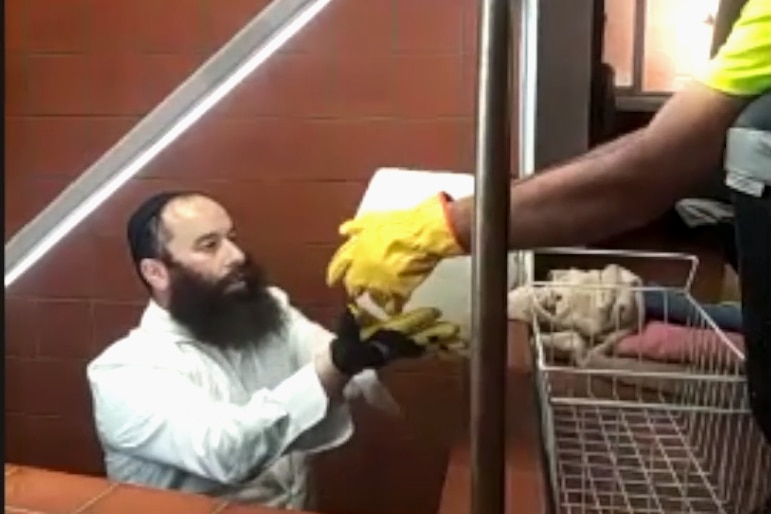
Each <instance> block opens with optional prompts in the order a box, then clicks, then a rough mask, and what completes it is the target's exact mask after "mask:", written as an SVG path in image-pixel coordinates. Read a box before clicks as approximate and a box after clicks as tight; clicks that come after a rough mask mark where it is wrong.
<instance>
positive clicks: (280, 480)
mask: <svg viewBox="0 0 771 514" xmlns="http://www.w3.org/2000/svg"><path fill="white" fill-rule="evenodd" d="M271 291H272V292H273V293H274V295H275V296H276V297H277V298H278V299H279V301H280V302H281V304H282V305H283V307H284V309H285V310H286V312H287V314H288V323H287V330H286V331H285V335H284V336H282V337H280V338H279V337H271V338H270V339H269V340H266V341H263V342H261V343H260V344H259V345H255V346H251V347H248V348H243V349H238V350H223V349H219V348H215V347H213V346H211V345H207V344H203V343H200V342H197V341H195V340H194V339H193V338H192V337H191V335H190V334H189V333H188V332H187V331H186V330H185V329H184V328H183V327H181V326H180V325H179V324H178V323H176V322H175V321H174V320H173V319H172V318H171V316H170V315H169V313H168V312H167V311H165V310H164V309H162V308H161V307H160V306H158V305H157V304H156V303H154V302H152V301H151V302H150V304H149V305H148V306H147V308H146V309H145V311H144V314H143V315H142V319H141V322H140V324H139V326H138V327H136V328H134V329H133V330H132V331H131V332H130V333H129V334H128V335H127V336H126V337H124V338H123V339H121V340H119V341H117V342H115V343H113V344H112V345H111V346H109V347H108V348H107V349H106V350H105V351H104V352H102V354H101V355H99V356H98V357H96V359H94V360H93V361H92V362H91V363H90V364H89V365H88V368H87V375H88V381H89V385H90V388H91V393H92V397H93V405H94V417H95V423H96V430H97V434H98V437H99V440H100V442H101V444H102V447H103V449H104V453H105V464H106V468H107V475H108V477H109V478H110V479H112V480H114V481H117V482H125V483H133V484H139V485H145V486H150V487H157V488H164V489H175V490H181V491H186V492H194V493H202V494H207V495H211V496H218V497H223V498H226V499H229V500H235V501H244V502H253V503H259V504H263V505H268V506H272V507H282V508H295V509H304V508H309V507H310V505H309V500H310V498H309V492H308V462H307V457H308V454H310V453H315V452H320V451H323V450H327V449H330V448H334V447H336V446H339V445H341V444H343V443H344V442H346V441H347V440H348V439H349V438H350V436H351V434H352V433H353V423H352V421H351V416H350V412H349V408H348V405H347V404H346V403H344V402H341V403H338V404H330V402H329V400H328V398H327V395H326V393H325V392H324V389H323V388H322V386H321V383H320V382H319V379H318V377H317V375H316V373H315V371H314V368H313V364H312V355H313V352H314V349H315V348H317V347H318V346H319V345H327V344H329V342H330V341H331V340H332V339H333V337H334V334H332V333H330V332H329V331H327V330H326V329H324V328H323V327H321V326H320V325H318V324H316V323H314V322H312V321H310V320H308V319H307V318H306V317H305V316H303V315H302V314H301V313H300V312H299V311H298V310H297V309H295V308H293V307H292V306H291V305H290V303H289V300H288V298H287V296H286V294H285V293H283V292H282V291H280V290H278V289H276V288H272V289H271ZM362 393H363V394H364V396H365V397H367V398H369V399H370V400H371V399H372V397H373V396H372V395H373V394H374V395H380V398H381V399H385V401H386V402H389V403H391V404H392V405H395V404H393V399H392V398H391V397H390V395H388V393H387V391H385V389H384V388H383V386H382V385H381V384H380V382H379V381H378V380H377V376H376V375H375V373H374V372H372V371H367V372H364V373H362V374H360V375H357V376H356V377H354V380H352V381H351V382H350V383H349V385H348V387H347V388H346V391H345V396H346V398H348V399H350V398H352V397H355V396H357V395H359V394H362ZM384 393H385V394H384Z"/></svg>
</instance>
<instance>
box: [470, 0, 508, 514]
mask: <svg viewBox="0 0 771 514" xmlns="http://www.w3.org/2000/svg"><path fill="white" fill-rule="evenodd" d="M510 9H511V0H482V1H481V8H480V26H479V62H478V66H479V75H478V88H479V89H478V97H477V119H476V181H475V198H476V199H475V211H474V230H473V237H472V254H471V260H472V295H471V297H472V306H471V310H472V322H471V324H472V333H473V345H472V353H471V381H470V382H471V489H472V490H471V512H472V514H498V513H503V512H504V509H505V499H506V495H505V490H506V488H505V475H506V473H505V457H504V452H505V415H504V413H505V392H506V343H507V341H506V293H507V290H506V285H507V273H508V259H507V256H508V245H507V238H508V228H509V180H510V179H509V167H510V158H511V154H510V110H511V101H510V79H511V76H510V71H511V68H512V52H511V51H510V50H511V24H512V16H511V14H512V13H511V10H510Z"/></svg>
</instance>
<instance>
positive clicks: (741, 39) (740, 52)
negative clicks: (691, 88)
mask: <svg viewBox="0 0 771 514" xmlns="http://www.w3.org/2000/svg"><path fill="white" fill-rule="evenodd" d="M697 79H698V80H699V81H700V82H702V83H704V84H706V85H707V86H709V87H711V88H713V89H716V90H718V91H721V92H723V93H727V94H731V95H737V96H756V95H759V94H761V93H764V92H766V91H771V0H748V2H747V3H746V4H745V5H744V7H743V8H742V12H741V15H740V17H739V19H738V20H737V21H736V23H735V24H734V26H733V29H732V31H731V33H730V35H729V36H728V39H727V40H726V42H725V43H724V44H723V46H722V47H721V48H720V50H719V51H718V53H717V55H715V57H714V58H713V59H712V60H711V61H710V62H709V64H708V65H707V66H706V67H705V70H704V71H703V72H702V73H701V74H699V76H697Z"/></svg>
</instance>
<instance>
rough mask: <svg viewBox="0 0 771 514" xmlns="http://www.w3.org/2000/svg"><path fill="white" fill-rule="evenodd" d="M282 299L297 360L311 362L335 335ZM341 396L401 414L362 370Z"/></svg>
mask: <svg viewBox="0 0 771 514" xmlns="http://www.w3.org/2000/svg"><path fill="white" fill-rule="evenodd" d="M278 294H281V293H278ZM283 299H284V301H286V302H287V312H288V316H289V319H290V326H291V327H292V337H291V338H290V339H291V341H292V342H293V345H294V351H295V354H296V356H297V359H298V361H299V363H300V365H304V364H307V363H309V362H312V360H313V356H314V354H315V353H316V352H317V351H319V349H323V348H327V347H328V346H329V344H330V343H331V342H332V340H333V339H334V338H335V334H334V333H332V332H330V331H329V330H327V329H326V328H324V327H323V326H321V325H320V324H318V323H315V322H313V321H311V320H310V319H308V318H307V317H306V316H305V315H303V314H302V313H301V312H300V311H299V310H298V309H296V308H294V307H292V306H291V305H288V300H287V299H286V296H283ZM344 397H345V399H346V400H348V401H351V400H355V399H358V398H363V399H364V400H365V401H366V402H367V403H368V404H370V405H372V406H373V407H375V408H378V409H380V410H383V411H385V412H388V413H391V414H398V413H399V412H401V411H400V408H399V405H398V404H397V402H396V400H394V398H393V396H391V393H390V392H389V391H388V389H387V388H386V387H385V385H384V384H383V383H382V382H381V381H380V379H379V378H378V375H377V373H376V372H375V371H374V370H371V369H368V370H364V371H362V372H361V373H359V374H357V375H355V376H354V377H352V379H351V381H350V382H348V384H347V385H346V388H345V390H344Z"/></svg>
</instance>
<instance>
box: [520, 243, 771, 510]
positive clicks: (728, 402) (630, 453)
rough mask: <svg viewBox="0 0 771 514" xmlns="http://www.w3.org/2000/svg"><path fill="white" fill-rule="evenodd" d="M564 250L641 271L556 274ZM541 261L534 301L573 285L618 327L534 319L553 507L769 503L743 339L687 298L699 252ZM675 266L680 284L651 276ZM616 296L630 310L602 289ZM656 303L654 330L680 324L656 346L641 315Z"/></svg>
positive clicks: (579, 297)
mask: <svg viewBox="0 0 771 514" xmlns="http://www.w3.org/2000/svg"><path fill="white" fill-rule="evenodd" d="M560 259H563V260H564V262H565V264H564V265H563V266H562V267H563V268H566V267H570V268H576V267H583V268H584V269H590V268H591V269H597V268H598V267H600V268H601V267H602V266H604V265H607V264H609V263H613V264H619V265H621V266H622V267H623V269H626V270H635V273H634V274H635V275H637V276H639V277H641V278H642V280H641V281H640V282H641V283H638V284H635V285H623V286H619V285H605V284H576V283H568V282H564V283H563V282H559V280H555V277H554V275H553V274H552V272H553V270H554V269H557V268H560V265H559V262H560ZM539 261H541V262H546V263H547V264H546V266H545V267H544V266H543V265H542V266H541V268H543V269H540V270H538V269H536V271H535V281H534V282H532V283H531V284H529V285H528V288H527V289H528V292H527V294H528V295H530V296H531V301H532V302H533V305H537V304H538V302H542V303H543V302H545V300H544V298H545V296H544V291H549V292H550V294H551V295H552V298H551V300H552V302H553V300H554V296H555V295H556V297H557V298H560V297H564V296H565V295H573V298H576V300H575V301H577V302H584V303H583V304H584V305H586V302H588V301H596V302H597V303H598V305H597V306H595V308H596V309H598V310H599V312H605V314H606V319H612V324H613V326H610V327H605V328H604V329H601V330H597V331H595V332H592V331H591V330H588V331H587V330H586V329H585V327H580V326H579V327H578V328H576V327H572V328H574V329H575V330H573V331H571V330H567V331H566V330H565V328H566V323H561V324H560V326H558V327H557V326H554V323H552V322H548V321H547V322H545V321H544V318H539V319H536V320H533V321H531V330H532V334H533V344H534V346H535V354H536V361H537V362H536V373H537V375H536V376H537V384H538V394H539V401H540V407H541V415H542V427H543V433H544V438H545V441H544V442H545V446H546V453H547V456H548V459H549V473H550V478H551V489H552V491H553V494H554V505H555V510H556V512H560V513H595V512H596V513H600V512H602V513H606V512H625V513H629V512H634V513H660V512H673V513H726V514H728V513H749V512H751V511H752V510H753V509H755V508H757V507H758V505H760V504H762V502H763V500H765V498H766V496H767V495H768V494H769V493H770V492H771V450H769V446H768V445H767V443H766V442H765V440H764V438H763V437H762V435H761V433H760V431H759V429H758V428H757V427H756V425H755V421H754V419H753V417H752V414H751V412H750V407H749V402H748V397H747V391H746V384H745V377H744V372H743V369H744V365H743V364H744V352H743V348H742V341H741V340H740V339H737V338H736V337H735V336H732V337H729V336H728V335H727V334H726V332H724V331H722V330H721V329H720V328H718V326H717V325H716V323H715V322H714V321H713V320H712V319H711V318H710V317H709V316H708V315H707V313H706V312H705V309H704V308H703V307H702V306H701V305H700V304H699V303H697V302H696V301H695V300H694V298H693V297H692V296H691V294H690V292H689V291H690V288H691V283H692V282H693V279H694V276H695V273H696V268H697V265H698V262H697V260H696V258H695V257H692V256H687V255H680V254H655V253H636V252H613V251H607V252H606V251H584V250H548V251H542V252H539V253H537V254H536V263H537V262H539ZM624 261H626V262H624ZM576 263H579V264H576ZM582 264H583V265H584V266H582ZM549 266H551V267H549ZM536 268H538V264H536ZM674 268H679V269H680V271H682V272H683V274H682V277H684V278H683V279H682V280H680V281H679V282H680V283H679V284H677V285H673V284H672V282H673V281H672V279H671V275H672V274H671V273H670V277H669V279H670V284H669V285H661V284H659V283H658V282H659V281H660V278H661V277H657V276H656V275H657V274H660V273H661V272H662V270H664V271H665V273H664V274H665V275H666V274H667V273H666V270H669V271H671V270H673V269H674ZM651 275H653V277H652V278H651ZM651 280H656V282H657V283H655V284H652V283H651V282H650V281H651ZM619 294H624V295H627V297H631V298H633V299H634V302H635V303H634V305H636V306H638V307H639V309H640V310H639V312H637V313H636V315H635V316H629V312H626V313H624V312H611V313H609V311H608V305H610V304H612V302H610V304H609V303H608V298H616V297H618V295H619ZM614 295H615V296H614ZM651 301H653V302H655V303H657V304H658V305H659V306H660V312H659V314H660V316H659V317H658V321H657V322H656V323H658V325H657V327H658V329H667V330H669V329H671V330H672V332H671V333H669V332H667V333H666V337H663V336H662V337H660V338H661V339H662V340H663V341H664V342H665V343H666V344H661V341H659V346H658V347H656V346H655V345H654V346H651V344H653V343H651V341H653V342H654V343H655V342H656V338H655V337H652V336H651V334H653V332H652V331H653V329H652V328H650V327H652V326H654V325H653V324H648V322H647V320H646V314H645V312H644V309H645V305H646V303H647V302H651ZM600 304H602V305H600ZM541 307H544V305H541ZM553 307H554V305H551V308H552V311H551V312H552V313H553V312H554V309H553ZM627 307H628V306H627ZM544 308H545V309H548V308H549V306H546V307H544ZM675 308H677V310H678V311H677V312H676V313H675V312H674V309H675ZM603 309H605V310H604V311H603ZM611 310H612V309H611ZM627 310H628V308H627ZM620 311H623V309H621V310H620ZM674 317H677V320H678V325H677V326H678V328H676V329H673V328H672V327H673V326H675V324H674V323H670V318H674ZM547 318H548V316H547ZM623 320H626V322H624V321H623ZM630 320H632V321H631V322H630ZM562 321H563V322H564V319H563V320H562ZM624 323H626V324H625V325H624ZM630 323H631V326H630ZM567 325H570V323H567ZM577 325H580V324H577ZM667 327H669V328H667ZM569 328H570V327H569ZM649 336H650V337H649ZM645 337H647V338H648V340H647V343H646V344H648V346H647V347H646V346H645V345H644V344H642V343H641V341H642V340H643V338H645ZM667 338H668V339H667ZM633 343H634V344H633ZM762 512H765V511H762Z"/></svg>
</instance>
